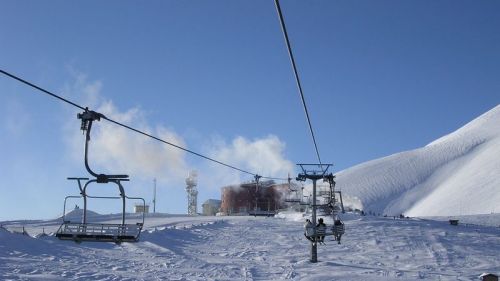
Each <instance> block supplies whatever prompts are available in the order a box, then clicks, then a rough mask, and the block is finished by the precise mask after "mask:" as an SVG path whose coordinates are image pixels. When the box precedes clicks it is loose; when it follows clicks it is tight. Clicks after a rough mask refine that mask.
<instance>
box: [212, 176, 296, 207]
mask: <svg viewBox="0 0 500 281" xmlns="http://www.w3.org/2000/svg"><path fill="white" fill-rule="evenodd" d="M287 191H288V184H275V183H274V182H273V181H267V182H260V183H259V185H258V186H257V185H256V183H255V182H252V183H244V184H240V185H230V186H226V187H223V188H222V192H221V193H222V195H221V201H222V202H221V212H222V213H224V214H226V215H274V214H275V213H276V211H277V210H279V209H282V208H284V207H285V202H284V198H285V194H286V193H287Z"/></svg>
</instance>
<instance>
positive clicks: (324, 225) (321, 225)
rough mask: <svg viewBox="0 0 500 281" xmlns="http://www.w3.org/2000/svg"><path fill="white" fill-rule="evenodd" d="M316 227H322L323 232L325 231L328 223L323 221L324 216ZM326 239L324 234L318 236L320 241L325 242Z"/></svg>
mask: <svg viewBox="0 0 500 281" xmlns="http://www.w3.org/2000/svg"><path fill="white" fill-rule="evenodd" d="M316 228H317V229H321V230H322V232H323V233H325V230H326V224H325V223H324V222H323V218H319V220H318V224H317V225H316ZM324 240H325V236H324V235H322V236H318V242H320V243H323V241H324Z"/></svg>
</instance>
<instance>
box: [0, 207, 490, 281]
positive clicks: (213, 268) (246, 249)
mask: <svg viewBox="0 0 500 281" xmlns="http://www.w3.org/2000/svg"><path fill="white" fill-rule="evenodd" d="M343 218H344V221H345V224H346V234H345V236H344V237H343V240H342V244H340V245H338V244H337V243H336V242H335V241H331V238H329V237H328V238H327V239H326V245H320V246H318V259H319V262H318V263H311V262H309V250H310V243H309V242H308V241H307V240H306V239H305V238H304V236H303V226H302V223H303V220H304V217H303V216H302V214H299V213H290V214H283V215H281V216H280V217H278V218H262V217H257V218H254V217H187V216H171V215H164V214H157V215H156V216H152V217H148V218H147V220H146V229H145V231H144V232H143V233H142V234H141V240H140V241H139V242H137V243H122V244H119V245H118V244H114V243H98V242H83V243H81V244H77V243H74V242H72V241H59V240H58V239H57V238H55V237H53V236H43V235H40V234H41V233H43V232H46V233H48V232H51V231H55V230H57V228H58V224H59V223H60V219H58V220H52V221H25V222H23V221H11V222H1V224H2V225H3V227H4V228H6V229H8V230H10V231H7V230H5V229H2V228H0V280H418V279H427V280H476V279H477V278H478V276H479V275H480V274H482V273H484V272H492V273H496V274H498V273H500V263H499V261H500V228H498V226H497V227H490V226H470V225H469V226H466V225H458V226H451V225H450V224H449V223H448V222H446V221H431V220H416V219H394V218H392V217H391V218H384V217H373V216H366V217H361V216H356V215H353V214H349V215H345V216H344V217H343ZM325 219H326V222H327V224H331V219H328V218H325ZM497 219H498V217H497ZM101 221H110V222H111V221H116V216H102V217H101ZM497 222H498V220H497ZM23 225H24V226H25V230H27V231H28V233H29V234H30V235H33V236H38V238H34V237H32V236H27V235H22V234H17V233H12V232H11V231H12V230H16V229H17V230H19V229H20V227H21V226H23Z"/></svg>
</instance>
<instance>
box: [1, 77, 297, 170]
mask: <svg viewBox="0 0 500 281" xmlns="http://www.w3.org/2000/svg"><path fill="white" fill-rule="evenodd" d="M0 73H2V74H4V75H6V76H8V77H10V78H12V79H14V80H17V81H19V82H21V83H24V84H26V85H28V86H30V87H32V88H35V89H37V90H39V91H41V92H43V93H45V94H47V95H49V96H51V97H54V98H56V99H58V100H60V101H63V102H65V103H68V104H70V105H72V106H74V107H77V108H79V109H81V110H88V108H85V107H83V106H81V105H78V104H76V103H74V102H72V101H70V100H67V99H65V98H63V97H61V96H59V95H56V94H54V93H52V92H50V91H48V90H45V89H43V88H41V87H39V86H37V85H35V84H33V83H31V82H28V81H26V80H24V79H22V78H20V77H18V76H16V75H13V74H11V73H9V72H7V71H4V70H2V69H0ZM101 118H103V119H105V120H107V121H108V122H111V123H113V124H115V125H118V126H121V127H123V128H126V129H128V130H131V131H134V132H136V133H138V134H141V135H144V136H147V137H150V138H152V139H154V140H157V141H159V142H162V143H164V144H167V145H170V146H172V147H175V148H177V149H180V150H182V151H185V152H187V153H190V154H193V155H196V156H198V157H201V158H203V159H206V160H209V161H212V162H214V163H217V164H219V165H222V166H225V167H227V168H231V169H233V170H236V171H239V172H242V173H244V174H248V175H252V176H257V174H255V173H252V172H249V171H246V170H243V169H240V168H238V167H235V166H233V165H229V164H226V163H224V162H221V161H219V160H216V159H213V158H210V157H208V156H205V155H203V154H200V153H198V152H195V151H192V150H189V149H187V148H184V147H182V146H179V145H176V144H173V143H171V142H168V141H166V140H163V139H160V138H158V137H155V136H153V135H151V134H148V133H146V132H143V131H141V130H138V129H136V128H133V127H131V126H128V125H125V124H123V123H120V122H118V121H115V120H113V119H110V118H108V117H106V116H104V115H103V116H102V117H101ZM262 178H265V179H270V180H287V179H285V178H274V177H262Z"/></svg>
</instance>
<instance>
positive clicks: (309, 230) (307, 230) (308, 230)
mask: <svg viewBox="0 0 500 281" xmlns="http://www.w3.org/2000/svg"><path fill="white" fill-rule="evenodd" d="M313 226H314V225H313V223H312V222H311V220H309V219H306V223H305V224H304V236H305V237H306V238H307V240H309V241H311V242H314V239H313V238H312V237H311V236H312V235H313V232H314V229H313V228H314V227H313Z"/></svg>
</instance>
